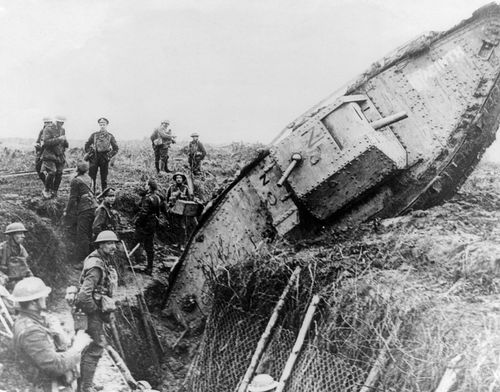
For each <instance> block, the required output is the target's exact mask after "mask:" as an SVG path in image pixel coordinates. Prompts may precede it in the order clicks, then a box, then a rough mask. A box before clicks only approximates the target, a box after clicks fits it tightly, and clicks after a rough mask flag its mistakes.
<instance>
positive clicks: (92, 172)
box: [89, 157, 99, 192]
mask: <svg viewBox="0 0 500 392" xmlns="http://www.w3.org/2000/svg"><path fill="white" fill-rule="evenodd" d="M98 168H99V166H98V165H97V157H95V158H94V159H93V160H91V161H90V163H89V176H90V178H91V179H92V184H93V188H94V189H93V190H94V192H95V185H96V184H95V181H96V178H97V169H98Z"/></svg>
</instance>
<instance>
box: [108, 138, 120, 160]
mask: <svg viewBox="0 0 500 392" xmlns="http://www.w3.org/2000/svg"><path fill="white" fill-rule="evenodd" d="M110 143H111V157H114V156H115V155H116V154H118V150H119V148H118V143H117V142H116V139H115V137H114V136H113V135H111V140H110Z"/></svg>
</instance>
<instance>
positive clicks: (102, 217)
mask: <svg viewBox="0 0 500 392" xmlns="http://www.w3.org/2000/svg"><path fill="white" fill-rule="evenodd" d="M105 224H106V211H104V208H98V209H97V210H96V213H95V218H94V223H92V233H93V234H94V235H97V234H99V233H100V232H101V231H103V230H105V227H104V226H105Z"/></svg>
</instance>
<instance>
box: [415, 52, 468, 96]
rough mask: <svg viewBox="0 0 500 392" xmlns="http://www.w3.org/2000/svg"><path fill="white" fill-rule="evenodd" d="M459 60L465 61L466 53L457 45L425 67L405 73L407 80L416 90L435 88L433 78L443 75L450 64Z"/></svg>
mask: <svg viewBox="0 0 500 392" xmlns="http://www.w3.org/2000/svg"><path fill="white" fill-rule="evenodd" d="M459 62H460V63H465V62H466V54H465V52H464V50H463V49H462V48H461V47H460V46H457V47H456V48H454V49H452V50H450V51H448V52H447V53H445V54H444V55H443V56H442V57H441V58H439V59H437V60H436V61H434V62H432V63H430V64H429V65H427V66H426V67H423V68H420V69H417V70H415V71H413V72H409V73H408V74H407V78H408V81H409V82H410V84H411V85H412V86H413V88H414V89H415V90H417V91H424V90H428V89H432V88H435V82H434V81H435V79H437V78H438V77H443V75H444V74H446V73H447V71H448V68H449V67H450V65H451V64H454V63H459Z"/></svg>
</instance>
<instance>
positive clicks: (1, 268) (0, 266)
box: [0, 242, 9, 274]
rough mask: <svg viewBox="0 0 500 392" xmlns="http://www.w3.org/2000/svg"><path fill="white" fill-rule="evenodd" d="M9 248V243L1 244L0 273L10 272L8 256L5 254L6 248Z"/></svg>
mask: <svg viewBox="0 0 500 392" xmlns="http://www.w3.org/2000/svg"><path fill="white" fill-rule="evenodd" d="M6 246H7V243H5V242H2V243H1V244H0V272H3V273H5V274H7V273H8V272H9V267H8V266H7V260H6V258H5V256H7V255H6V254H5V253H6V252H5V250H4V248H5V247H6Z"/></svg>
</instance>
